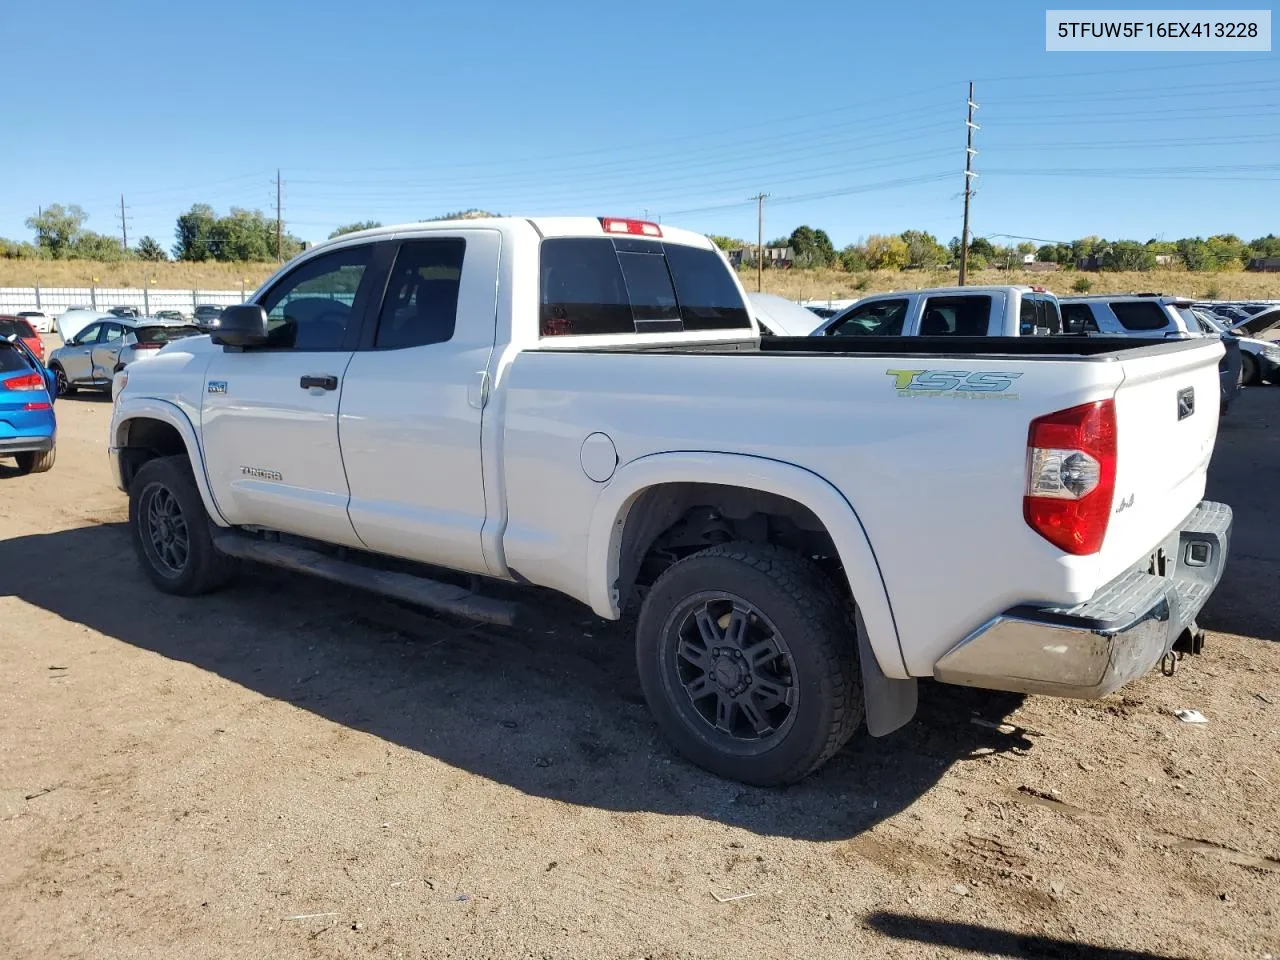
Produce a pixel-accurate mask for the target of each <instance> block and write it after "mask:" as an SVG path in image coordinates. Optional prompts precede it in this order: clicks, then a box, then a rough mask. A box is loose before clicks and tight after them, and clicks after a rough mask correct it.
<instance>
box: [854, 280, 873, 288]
mask: <svg viewBox="0 0 1280 960" xmlns="http://www.w3.org/2000/svg"><path fill="white" fill-rule="evenodd" d="M869 286H871V278H870V277H859V278H858V282H857V283H855V284H854V285H853V289H855V290H866V289H867V287H869Z"/></svg>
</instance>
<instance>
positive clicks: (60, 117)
mask: <svg viewBox="0 0 1280 960" xmlns="http://www.w3.org/2000/svg"><path fill="white" fill-rule="evenodd" d="M1162 5H1164V6H1169V5H1170V4H1169V2H1168V0H1164V3H1163V4H1162ZM1058 6H1061V5H1058ZM1093 6H1097V5H1096V4H1094V5H1093ZM1198 6H1200V7H1202V8H1203V7H1205V6H1209V4H1207V3H1205V2H1203V0H1202V2H1201V3H1200V4H1199V5H1198ZM4 7H5V9H4V11H3V12H0V34H4V35H6V36H9V37H21V38H25V39H24V40H23V44H22V46H23V48H24V49H25V50H27V51H29V52H38V54H39V57H38V59H39V65H38V68H37V64H36V63H35V62H33V61H24V63H23V64H22V65H19V66H17V67H15V68H14V69H12V70H10V71H9V73H8V78H7V82H6V84H5V98H4V99H5V109H4V120H5V122H4V134H5V142H6V149H5V150H4V159H3V167H2V168H0V169H3V176H2V179H0V236H8V237H13V238H19V239H29V238H30V231H28V230H27V229H26V228H25V227H24V226H23V220H24V219H25V218H26V217H27V216H29V215H31V214H32V213H34V212H35V210H36V208H37V207H38V206H39V205H47V204H49V203H53V202H61V203H64V204H67V203H79V204H80V205H81V206H83V207H84V209H85V210H86V211H88V213H89V214H90V218H89V221H88V223H87V224H86V226H87V227H88V228H89V229H92V230H96V231H99V232H102V233H118V232H119V219H118V214H119V202H120V199H119V195H120V193H122V192H123V193H124V196H125V202H126V204H127V205H128V207H129V214H130V216H131V217H132V221H131V222H130V238H131V240H132V239H133V238H136V237H140V236H142V235H143V234H150V235H152V236H154V237H156V239H158V240H159V241H160V242H161V243H162V244H164V245H165V246H166V247H168V246H169V245H170V244H171V243H172V241H173V227H174V219H175V217H176V216H177V215H178V214H179V213H180V212H182V211H183V210H185V209H186V208H187V207H189V206H190V204H191V203H193V202H197V201H202V202H207V203H210V204H212V205H213V206H214V207H215V208H217V209H218V210H219V211H225V210H226V209H227V208H229V207H230V206H233V205H234V206H243V207H249V208H259V209H262V210H264V211H267V210H273V205H274V202H275V188H274V187H273V186H272V185H271V183H270V181H271V180H272V178H273V177H274V176H275V172H276V169H277V168H279V169H280V170H281V171H282V176H283V179H284V181H285V187H284V206H285V220H286V223H287V227H288V229H289V230H290V231H291V232H293V233H295V234H297V235H299V236H301V237H303V238H304V239H311V240H315V239H322V238H323V237H325V236H327V235H328V233H329V231H330V230H331V229H332V228H333V227H334V226H335V225H337V224H341V223H347V222H350V221H353V220H363V219H377V220H381V221H383V222H384V223H391V222H397V221H406V220H414V219H420V218H422V217H426V216H433V215H437V214H440V213H444V212H446V211H449V210H455V209H461V208H469V207H481V208H485V209H489V210H495V211H498V212H501V213H516V214H588V215H601V214H612V215H619V214H621V215H641V214H643V213H645V212H646V211H647V213H648V215H649V216H650V217H651V218H658V217H661V218H662V219H664V220H665V221H667V222H670V223H678V224H679V225H681V226H686V227H690V228H693V229H697V230H702V231H704V232H714V233H728V234H732V235H736V236H743V237H754V234H755V206H754V204H752V203H749V202H746V198H747V197H748V196H749V195H751V194H754V193H756V192H757V191H765V192H767V193H769V194H771V195H772V197H773V199H772V200H770V201H769V202H768V203H767V204H766V218H765V232H766V234H768V235H770V236H772V235H777V234H783V233H788V232H790V230H791V229H792V228H793V227H795V226H797V225H798V224H801V223H809V224H811V225H812V226H815V227H822V228H824V229H826V230H827V232H828V233H830V234H831V236H832V238H833V240H835V242H836V244H837V245H838V246H842V245H844V244H846V243H849V242H852V241H854V240H856V239H858V238H859V237H862V236H865V235H867V234H870V233H877V232H881V233H882V232H899V231H901V230H903V229H906V228H909V227H915V228H921V229H927V230H930V231H932V232H933V233H935V234H937V235H938V236H939V237H940V238H941V239H942V240H943V241H944V242H945V241H946V240H947V239H949V238H950V237H952V236H954V235H956V234H958V233H959V232H960V210H961V206H960V199H959V194H960V191H961V189H962V185H963V179H962V173H961V171H962V169H963V161H964V153H963V149H964V124H963V120H964V117H963V110H964V100H965V91H966V84H967V82H968V81H969V80H974V81H975V82H976V84H977V93H976V99H977V100H978V102H979V103H980V104H981V108H980V109H979V111H978V115H977V119H978V121H979V123H980V124H981V125H982V130H981V131H979V132H978V133H977V135H976V138H975V146H976V147H977V148H978V150H979V151H980V152H979V155H978V157H977V170H978V171H979V172H980V173H981V179H980V180H979V181H978V186H979V193H978V195H977V196H976V198H975V201H974V208H973V228H974V232H975V234H976V235H987V236H990V235H996V234H1012V235H1025V236H1033V237H1041V238H1047V239H1054V240H1069V239H1073V238H1076V237H1079V236H1083V235H1085V234H1088V233H1101V234H1103V235H1106V236H1109V237H1132V238H1136V239H1143V240H1145V239H1148V238H1150V237H1165V238H1177V237H1180V236H1184V235H1197V234H1199V235H1208V234H1212V233H1220V232H1233V233H1237V234H1240V235H1242V236H1243V237H1245V238H1246V239H1248V238H1251V237H1254V236H1257V235H1260V234H1265V233H1268V232H1280V203H1277V197H1278V196H1280V190H1278V189H1277V187H1278V186H1280V184H1278V183H1277V181H1278V180H1280V150H1277V147H1280V69H1278V67H1280V60H1277V55H1276V54H1274V53H1271V54H1261V53H1243V54H1218V53H1214V54H1208V53H1206V54H1188V53H1176V54H1174V53H1088V54H1084V53H1046V52H1045V51H1044V29H1045V28H1044V16H1045V5H1043V4H1033V3H1027V2H1025V0H1021V2H1010V3H995V2H985V3H984V2H981V0H975V2H970V3H964V4H961V3H947V4H941V3H939V4H933V3H930V4H928V5H925V4H908V3H895V4H874V5H872V4H856V3H849V2H848V0H844V2H839V3H824V2H808V3H786V2H773V3H755V2H736V3H723V2H721V3H709V2H701V0H687V2H685V3H675V2H664V0H649V2H648V3H643V4H639V3H601V2H599V0H597V2H593V3H586V2H583V3H569V2H548V0H542V2H539V3H514V2H512V3H504V4H499V3H491V2H485V0H471V2H468V3H438V2H428V0H421V2H416V3H415V2H402V0H382V2H378V3H365V4H359V5H357V4H352V3H339V2H335V0H310V2H292V0H290V2H242V0H224V2H220V3H217V4H202V3H193V4H175V3H172V2H163V3H161V2H137V0H134V2H130V0H122V2H119V3H113V4H106V3H102V2H100V0H94V2H87V0H65V2H62V3H58V4H52V3H35V2H33V0H11V2H10V3H7V4H5V5H4Z"/></svg>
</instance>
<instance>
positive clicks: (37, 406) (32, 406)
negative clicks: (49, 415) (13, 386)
mask: <svg viewBox="0 0 1280 960" xmlns="http://www.w3.org/2000/svg"><path fill="white" fill-rule="evenodd" d="M22 409H23V410H52V409H53V404H52V403H24V404H23V405H22Z"/></svg>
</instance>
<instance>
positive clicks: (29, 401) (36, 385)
mask: <svg viewBox="0 0 1280 960" xmlns="http://www.w3.org/2000/svg"><path fill="white" fill-rule="evenodd" d="M57 392H58V388H57V381H56V380H55V378H54V375H53V373H52V372H51V371H50V370H48V369H47V368H46V367H45V366H44V364H42V363H41V362H40V361H39V360H38V359H37V358H36V355H35V354H34V353H32V352H31V350H30V349H29V348H28V347H27V345H26V344H24V343H23V342H22V341H21V340H19V339H17V338H16V337H15V338H10V339H3V340H0V457H13V458H14V459H15V460H16V461H17V462H18V472H19V473H44V472H45V471H46V470H48V469H49V468H51V467H52V466H53V458H54V449H55V444H56V440H57V433H58V424H57V421H56V420H55V419H54V416H53V400H54V397H55V396H57Z"/></svg>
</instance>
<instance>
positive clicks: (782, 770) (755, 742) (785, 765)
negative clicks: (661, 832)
mask: <svg viewBox="0 0 1280 960" xmlns="http://www.w3.org/2000/svg"><path fill="white" fill-rule="evenodd" d="M974 292H976V293H977V295H979V296H986V295H987V294H985V293H983V292H981V288H971V289H966V290H965V292H964V293H963V294H961V293H954V294H948V295H947V296H949V297H951V298H952V299H953V300H954V299H955V298H956V297H960V296H963V295H968V294H969V293H974ZM1018 301H1019V303H1022V302H1026V301H1031V302H1032V303H1033V304H1035V305H1036V306H1035V307H1034V310H1033V315H1034V316H1036V317H1040V316H1042V315H1044V313H1045V312H1046V311H1048V309H1049V308H1050V300H1049V298H1046V297H1042V296H1040V295H1039V294H1038V293H1037V292H1035V291H1030V290H1027V291H1025V292H1022V293H1020V294H1019V295H1018ZM926 309H927V308H926ZM1008 309H1009V308H1008V307H1007V306H1006V307H1005V308H1004V314H1003V315H1007V316H1011V315H1012V314H1009V312H1008ZM1053 310H1054V312H1055V315H1056V306H1054V307H1053ZM960 312H961V314H962V315H963V314H964V311H963V310H961V311H960ZM1019 312H1021V311H1019ZM953 316H954V313H953ZM1037 325H1038V321H1037ZM898 332H901V331H898ZM939 342H940V341H939V339H938V338H935V337H927V336H926V337H917V338H911V337H875V336H858V337H839V336H832V337H803V338H801V337H795V338H777V339H773V338H766V339H765V340H761V339H760V337H759V335H758V330H757V327H756V324H755V322H754V320H753V319H752V317H751V315H750V313H749V312H748V309H747V306H746V299H745V295H744V293H743V290H742V288H741V286H740V284H739V283H738V281H737V278H736V276H735V275H734V273H733V272H732V270H731V269H730V268H729V267H728V264H727V262H726V261H725V260H724V258H723V256H722V255H721V254H719V253H718V252H717V251H716V250H715V248H714V247H713V246H712V245H711V243H710V242H709V241H708V240H707V239H706V238H704V237H702V236H700V235H697V234H692V233H688V232H686V231H682V230H678V229H673V228H671V227H668V226H666V225H663V226H658V225H656V224H652V223H647V222H642V221H634V220H615V219H609V218H600V219H589V218H538V219H516V218H508V219H491V220H469V221H457V222H448V221H445V222H437V223H429V224H415V225H410V226H405V227H388V228H380V229H377V230H372V231H365V232H362V233H355V234H349V235H346V236H343V237H340V238H338V239H336V240H334V241H331V242H329V243H325V244H322V245H320V246H318V247H316V248H314V249H312V250H309V251H307V252H305V253H304V254H302V255H301V256H300V257H299V258H297V259H296V260H295V261H293V262H291V263H289V264H287V265H286V266H285V267H284V268H282V270H281V271H280V272H279V273H277V274H276V275H275V276H274V277H272V278H271V279H270V280H268V281H267V283H266V284H265V285H264V286H263V288H262V289H261V290H259V291H258V292H257V294H255V296H254V298H253V299H252V301H251V302H250V303H249V304H246V305H243V306H234V307H230V308H228V309H227V310H226V312H225V313H224V314H223V317H222V321H221V325H220V326H219V328H218V330H217V331H216V332H215V334H214V335H213V338H212V339H210V338H209V337H193V338H189V339H187V340H182V341H180V342H177V343H174V344H171V345H169V346H167V347H165V348H164V349H163V350H161V351H160V352H159V353H158V354H157V355H156V356H154V357H151V358H149V359H146V360H142V361H139V362H137V363H135V364H133V365H131V366H130V367H128V368H127V370H125V371H124V372H122V373H120V374H118V375H117V380H116V384H115V391H114V392H115V406H114V410H113V416H112V422H111V428H110V430H111V433H110V452H111V457H112V460H113V464H114V467H115V470H116V474H117V477H118V482H119V485H120V486H121V488H122V489H124V490H127V491H128V493H129V500H130V527H131V531H132V536H133V539H134V542H135V545H136V547H137V553H138V556H139V558H140V560H141V563H142V566H143V569H144V570H145V571H146V573H147V575H148V576H149V577H150V578H151V580H152V581H153V582H154V583H155V584H156V586H157V587H159V588H160V589H161V590H164V591H167V592H169V593H174V594H186V595H192V594H199V593H203V592H206V591H209V590H212V589H214V588H216V587H218V586H219V585H221V584H222V583H223V582H225V580H226V579H227V578H228V576H229V575H230V574H231V573H232V570H233V566H234V561H235V560H236V559H248V560H257V561H260V562H265V563H270V564H275V565H278V566H284V567H290V568H294V569H299V570H305V571H307V572H309V573H311V574H313V575H318V576H322V577H327V578H330V579H332V580H336V581H341V582H344V583H349V584H355V585H358V586H362V587H367V588H369V589H373V590H379V591H381V592H383V593H385V594H388V595H391V596H395V597H400V598H402V599H405V600H411V601H414V602H417V603H423V604H426V605H428V606H432V607H435V608H437V609H442V610H447V611H452V612H456V613H462V614H465V615H469V616H477V617H481V618H485V619H488V620H491V621H496V622H502V623H505V622H510V621H511V620H512V619H513V617H514V616H515V609H514V608H513V606H512V604H510V603H508V602H505V601H502V600H500V599H497V598H495V597H493V596H490V595H487V594H486V591H485V587H484V584H485V583H486V582H487V580H486V578H489V579H492V580H501V581H509V582H514V583H520V584H532V585H536V586H540V587H547V588H551V589H553V590H557V591H560V592H562V593H565V594H568V595H569V596H571V597H575V598H577V599H578V600H580V601H582V602H583V603H585V604H588V605H589V606H590V607H591V608H592V609H593V610H594V611H595V612H596V613H597V614H599V615H600V616H601V617H605V618H610V619H617V618H619V617H620V616H622V615H623V612H624V610H626V609H628V608H631V607H633V606H635V607H638V609H639V616H638V620H637V628H636V656H637V663H638V667H639V672H640V679H641V682H642V685H643V689H644V692H645V695H646V698H647V699H648V702H649V704H650V706H651V708H652V710H653V713H654V716H655V717H656V719H657V721H658V723H659V725H660V727H661V728H662V729H663V731H664V732H665V733H666V734H667V735H668V736H669V737H670V738H671V740H672V741H673V743H674V744H675V745H676V747H677V748H678V749H679V750H681V751H682V752H683V753H684V754H685V755H687V756H688V757H689V758H691V759H692V760H693V761H694V762H696V763H698V764H701V765H702V766H704V767H706V768H708V769H710V770H713V771H715V772H717V773H719V774H722V775H725V776H728V777H733V778H737V779H741V780H744V781H748V782H753V783H761V784H775V783H786V782H790V781H794V780H796V779H798V778H800V777H803V776H805V775H806V774H807V773H809V772H810V771H812V770H814V769H816V768H817V767H818V766H820V765H821V764H822V763H823V762H824V761H825V760H827V759H828V758H829V757H830V756H831V755H832V754H834V753H835V752H836V751H837V750H838V749H839V748H840V746H841V745H842V744H843V743H844V742H845V741H846V740H848V738H849V737H850V736H851V735H852V734H853V733H854V731H855V730H856V729H857V728H858V727H859V725H860V724H861V723H862V721H863V718H864V712H865V717H866V723H867V726H868V728H869V730H870V732H871V733H872V734H874V735H883V734H885V733H888V732H890V731H892V730H893V729H896V728H897V727H898V726H900V725H901V724H903V723H905V722H907V721H908V720H909V719H910V717H911V716H912V715H913V714H914V711H915V709H916V678H919V677H933V678H937V679H939V680H943V681H946V682H951V683H960V684H967V685H972V686H978V687H987V688H991V689H1000V690H1013V691H1025V692H1039V693H1049V694H1055V695H1062V696H1070V697H1097V696H1102V695H1105V694H1107V693H1109V692H1111V691H1112V690H1115V689H1116V688H1117V687H1119V686H1120V685H1122V684H1123V683H1125V682H1127V681H1129V680H1132V679H1134V678H1135V677H1138V676H1140V675H1142V674H1143V673H1145V672H1147V671H1148V670H1149V669H1151V667H1152V666H1153V665H1155V664H1156V663H1158V662H1160V661H1161V659H1162V658H1165V657H1167V656H1169V655H1170V654H1171V651H1172V650H1174V649H1175V648H1176V649H1179V650H1181V649H1188V650H1194V649H1196V648H1197V646H1198V642H1199V641H1198V636H1199V633H1198V629H1197V627H1196V625H1195V616H1196V614H1197V612H1198V611H1199V609H1200V608H1201V606H1202V605H1203V603H1204V601H1205V599H1206V598H1207V597H1208V595H1209V592H1210V591H1211V590H1212V589H1213V587H1214V585H1215V584H1216V583H1217V581H1218V578H1219V577H1220V575H1221V572H1222V566H1223V563H1224V562H1225V559H1226V552H1227V546H1228V537H1229V530H1230V523H1231V513H1230V510H1229V509H1228V508H1226V507H1225V506H1222V505H1220V504H1213V503H1207V502H1203V501H1202V499H1201V498H1202V496H1203V493H1204V488H1205V470H1206V467H1207V465H1208V462H1209V458H1210V455H1211V453H1212V452H1213V447H1214V440H1215V437H1216V432H1217V419H1218V418H1217V404H1218V400H1217V397H1218V391H1217V372H1216V366H1217V363H1218V359H1219V357H1220V356H1221V355H1222V346H1221V344H1219V343H1217V342H1214V341H1210V340H1208V339H1203V338H1202V339H1197V340H1192V341H1169V342H1164V341H1158V342H1150V341H1140V340H1126V339H1115V340H1112V339H1106V338H1089V337H1053V336H1033V337H1008V338H1001V337H993V338H990V339H988V340H985V341H977V340H974V339H968V338H961V339H956V340H954V341H953V342H951V343H948V344H946V345H944V346H940V345H939ZM427 565H429V567H428V566H427Z"/></svg>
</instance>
